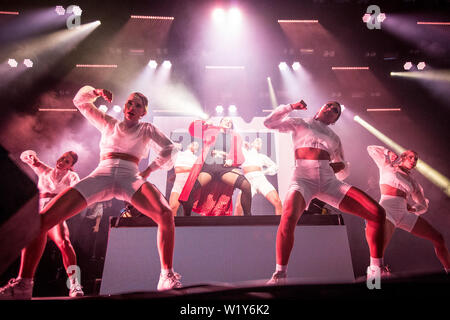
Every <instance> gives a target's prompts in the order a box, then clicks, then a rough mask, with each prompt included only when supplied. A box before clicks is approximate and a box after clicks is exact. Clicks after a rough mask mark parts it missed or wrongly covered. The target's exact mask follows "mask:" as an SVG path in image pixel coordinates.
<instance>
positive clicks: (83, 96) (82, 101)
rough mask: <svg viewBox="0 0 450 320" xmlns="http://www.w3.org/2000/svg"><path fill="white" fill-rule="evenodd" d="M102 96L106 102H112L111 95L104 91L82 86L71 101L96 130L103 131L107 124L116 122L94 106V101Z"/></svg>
mask: <svg viewBox="0 0 450 320" xmlns="http://www.w3.org/2000/svg"><path fill="white" fill-rule="evenodd" d="M100 96H102V97H103V98H105V99H106V100H107V101H109V102H111V101H112V94H111V93H110V92H109V91H107V90H104V89H95V88H94V87H91V86H84V87H82V88H81V89H80V90H78V92H77V94H76V95H75V98H74V99H73V103H74V105H75V106H76V107H77V108H78V110H79V111H80V112H81V114H82V115H83V116H84V117H85V118H86V119H88V121H89V122H90V123H91V124H92V125H93V126H94V127H96V128H97V129H98V130H100V131H103V129H104V128H106V127H107V126H108V125H109V124H111V123H113V122H115V121H117V120H116V119H114V118H113V117H110V116H108V115H107V114H105V113H104V112H102V111H100V110H98V109H97V107H96V106H95V105H94V102H95V100H96V99H97V98H98V97H100Z"/></svg>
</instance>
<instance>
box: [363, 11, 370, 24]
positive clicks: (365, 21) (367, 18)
mask: <svg viewBox="0 0 450 320" xmlns="http://www.w3.org/2000/svg"><path fill="white" fill-rule="evenodd" d="M371 16H372V15H370V14H369V13H366V14H365V15H363V17H362V21H363V22H364V23H367V22H369V21H370V17H371Z"/></svg>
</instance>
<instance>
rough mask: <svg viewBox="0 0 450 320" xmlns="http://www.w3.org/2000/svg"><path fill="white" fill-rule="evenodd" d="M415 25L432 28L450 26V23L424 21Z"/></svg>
mask: <svg viewBox="0 0 450 320" xmlns="http://www.w3.org/2000/svg"><path fill="white" fill-rule="evenodd" d="M417 24H424V25H433V26H450V22H426V21H417Z"/></svg>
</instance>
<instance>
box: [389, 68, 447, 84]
mask: <svg viewBox="0 0 450 320" xmlns="http://www.w3.org/2000/svg"><path fill="white" fill-rule="evenodd" d="M390 75H391V77H404V78H412V79H423V80H432V81H445V82H450V70H432V71H412V72H391V73H390Z"/></svg>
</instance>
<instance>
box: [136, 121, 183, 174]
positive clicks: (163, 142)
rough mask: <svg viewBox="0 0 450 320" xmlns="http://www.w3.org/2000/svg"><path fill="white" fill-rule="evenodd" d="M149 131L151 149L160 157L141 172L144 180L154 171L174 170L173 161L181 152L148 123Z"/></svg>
mask: <svg viewBox="0 0 450 320" xmlns="http://www.w3.org/2000/svg"><path fill="white" fill-rule="evenodd" d="M147 130H148V135H149V136H150V147H151V148H152V149H153V150H154V151H155V152H158V156H157V157H156V158H155V160H153V161H152V163H150V165H149V166H148V167H147V168H146V169H145V170H144V171H142V172H141V176H142V177H144V178H147V177H148V176H149V174H150V173H151V172H152V171H155V170H157V169H160V168H162V169H166V170H169V169H170V168H172V167H173V160H174V159H176V155H175V153H177V152H178V151H179V150H178V148H177V147H176V146H175V144H174V143H173V142H172V141H171V140H170V139H169V138H168V137H167V136H166V135H165V134H164V133H162V131H161V130H159V129H158V128H156V127H155V126H154V125H152V124H151V123H147Z"/></svg>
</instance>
